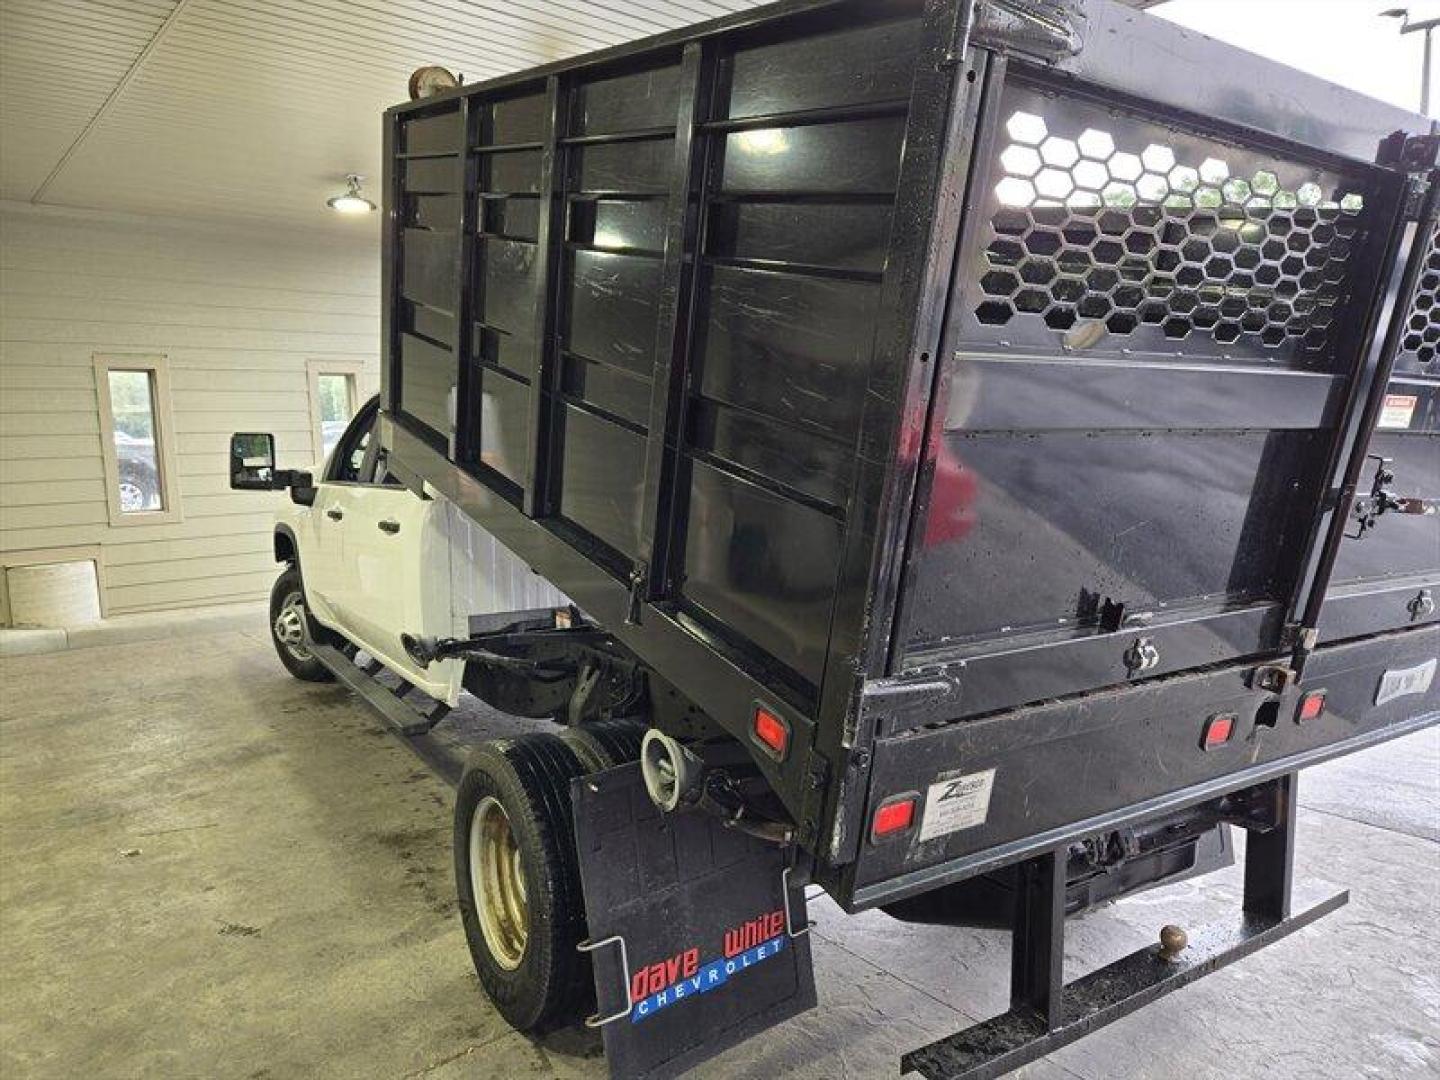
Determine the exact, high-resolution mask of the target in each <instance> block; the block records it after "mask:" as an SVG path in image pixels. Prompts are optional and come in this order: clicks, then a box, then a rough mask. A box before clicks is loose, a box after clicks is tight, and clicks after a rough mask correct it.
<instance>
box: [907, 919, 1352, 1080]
mask: <svg viewBox="0 0 1440 1080" xmlns="http://www.w3.org/2000/svg"><path fill="white" fill-rule="evenodd" d="M1349 899H1350V893H1349V892H1348V891H1347V892H1341V893H1336V894H1335V895H1334V896H1331V897H1330V898H1329V899H1326V900H1322V901H1321V902H1319V903H1317V904H1315V905H1313V906H1312V907H1309V908H1307V909H1305V910H1304V911H1301V912H1300V913H1299V914H1297V915H1291V916H1290V917H1289V918H1282V919H1275V918H1266V917H1263V916H1257V915H1250V914H1246V913H1243V912H1242V913H1241V914H1240V915H1239V916H1238V917H1237V918H1232V919H1230V920H1228V921H1225V922H1217V923H1212V924H1210V925H1209V926H1206V927H1204V928H1203V929H1201V930H1199V931H1197V932H1196V933H1195V934H1194V935H1193V936H1192V937H1191V939H1190V943H1189V945H1188V946H1187V947H1186V948H1185V950H1184V951H1183V952H1182V953H1181V954H1180V955H1179V956H1178V957H1177V958H1176V959H1175V960H1173V961H1169V960H1164V959H1162V958H1161V957H1160V946H1159V945H1158V944H1157V945H1152V946H1150V947H1149V948H1145V949H1140V950H1139V951H1137V952H1133V953H1131V954H1130V955H1129V956H1126V957H1124V958H1123V959H1121V960H1117V961H1115V962H1114V963H1113V964H1109V965H1107V966H1105V967H1103V968H1100V969H1099V970H1097V971H1092V972H1091V973H1090V974H1088V975H1086V976H1084V977H1082V978H1080V979H1077V980H1075V981H1074V982H1072V983H1068V984H1066V986H1065V989H1064V992H1063V993H1062V995H1061V999H1060V1022H1059V1025H1058V1026H1057V1027H1053V1028H1052V1027H1050V1025H1049V1024H1048V1023H1047V1022H1046V1019H1045V1016H1044V1015H1043V1014H1041V1013H1040V1012H1039V1011H1037V1010H1036V1009H1034V1008H1032V1007H1029V1006H1021V1007H1018V1008H1013V1009H1011V1010H1010V1011H1009V1012H1007V1013H1005V1014H1004V1015H1002V1016H996V1017H993V1018H992V1019H990V1020H986V1021H985V1022H984V1023H980V1024H976V1025H974V1026H973V1027H968V1028H966V1029H965V1030H963V1031H958V1032H956V1033H955V1034H954V1035H950V1036H947V1037H946V1038H943V1039H940V1040H938V1041H936V1042H933V1043H931V1044H930V1045H929V1046H924V1047H921V1048H920V1049H918V1050H912V1051H911V1052H910V1053H908V1054H906V1055H905V1056H904V1058H903V1059H902V1060H901V1070H902V1072H906V1073H910V1072H916V1073H919V1074H920V1075H921V1076H923V1077H925V1078H926V1080H989V1078H990V1077H997V1076H1003V1075H1004V1074H1005V1073H1007V1072H1010V1071H1011V1070H1012V1069H1018V1068H1019V1067H1020V1066H1022V1065H1025V1064H1027V1063H1029V1062H1032V1061H1034V1060H1035V1059H1036V1058H1039V1057H1043V1056H1044V1055H1045V1054H1049V1053H1052V1052H1053V1051H1055V1050H1058V1049H1060V1048H1061V1047H1062V1046H1066V1045H1068V1044H1070V1043H1072V1042H1074V1041H1075V1040H1077V1039H1079V1038H1081V1037H1082V1036H1084V1035H1088V1034H1089V1033H1090V1032H1092V1031H1094V1030H1096V1029H1097V1028H1101V1027H1104V1026H1105V1025H1106V1024H1109V1023H1111V1022H1113V1021H1115V1020H1118V1019H1120V1018H1121V1017H1122V1016H1125V1015H1127V1014H1129V1013H1132V1012H1134V1011H1135V1010H1136V1009H1140V1008H1143V1007H1144V1006H1146V1005H1149V1004H1150V1003H1151V1002H1152V1001H1155V1000H1156V999H1157V998H1161V997H1164V996H1165V995H1166V994H1168V993H1170V992H1171V991H1174V990H1179V989H1180V988H1181V987H1182V986H1186V985H1188V984H1190V983H1192V982H1194V981H1195V980H1196V979H1199V978H1201V977H1202V976H1204V975H1208V974H1210V973H1211V972H1212V971H1218V970H1220V969H1221V968H1223V967H1225V966H1226V965H1227V964H1232V963H1234V962H1235V961H1236V960H1239V959H1242V958H1243V957H1246V956H1249V955H1250V954H1251V953H1253V952H1256V951H1257V950H1259V949H1262V948H1264V947H1265V946H1266V945H1270V944H1273V943H1274V942H1276V941H1279V940H1280V939H1281V938H1283V937H1286V936H1288V935H1290V934H1293V933H1294V932H1295V931H1296V930H1299V929H1301V928H1302V927H1305V926H1308V925H1310V924H1311V923H1313V922H1315V921H1316V920H1317V919H1320V918H1322V917H1324V916H1325V915H1328V914H1330V913H1331V912H1332V911H1335V910H1336V909H1338V908H1341V907H1343V906H1344V905H1345V904H1346V903H1347V902H1348V901H1349Z"/></svg>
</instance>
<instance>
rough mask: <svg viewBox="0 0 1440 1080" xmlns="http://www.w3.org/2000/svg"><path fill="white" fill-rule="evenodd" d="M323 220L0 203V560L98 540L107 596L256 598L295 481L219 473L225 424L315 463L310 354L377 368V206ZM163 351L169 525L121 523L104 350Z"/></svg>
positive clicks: (164, 604)
mask: <svg viewBox="0 0 1440 1080" xmlns="http://www.w3.org/2000/svg"><path fill="white" fill-rule="evenodd" d="M352 224H353V225H354V230H353V232H351V233H349V234H348V235H347V234H346V233H345V232H344V231H341V230H340V229H338V228H337V230H336V231H335V232H334V233H333V234H332V233H329V232H324V233H322V232H310V233H303V232H296V231H293V230H292V231H288V232H280V231H276V232H274V233H268V232H266V231H265V230H257V229H254V228H246V229H243V230H242V229H237V228H235V227H233V226H209V225H206V224H203V223H202V224H183V223H178V222H174V221H167V220H163V219H154V220H147V219H144V218H139V217H133V216H132V217H120V216H113V215H103V214H96V213H89V212H79V211H76V212H68V211H53V210H39V209H34V208H31V207H28V206H24V205H18V204H5V203H0V562H6V561H12V562H13V561H17V560H18V561H25V556H24V555H16V553H26V552H34V551H37V550H45V551H50V550H52V549H74V554H75V555H76V557H79V558H84V557H90V556H92V555H93V554H94V552H95V550H97V549H98V552H99V562H100V574H101V581H102V585H101V588H102V592H103V601H104V606H105V610H106V613H107V614H110V615H116V614H123V613H126V612H136V611H150V610H159V609H164V608H177V607H190V606H197V605H206V604H217V603H225V602H230V601H242V600H252V599H258V598H260V597H262V596H264V595H265V594H266V592H267V591H268V589H269V587H270V584H271V582H272V581H273V579H274V576H275V565H274V561H273V557H272V554H271V540H270V521H271V513H272V511H273V509H274V507H275V505H276V500H277V499H282V498H284V497H285V496H284V495H283V494H279V493H277V494H269V493H264V492H258V493H257V492H234V491H230V490H229V488H228V485H227V473H226V453H227V448H228V437H229V433H230V432H231V431H235V430H250V431H273V432H274V433H275V436H276V443H277V449H278V451H279V456H280V458H281V465H282V466H289V467H294V466H303V465H306V464H308V463H309V462H310V460H311V458H312V456H313V455H312V451H311V445H312V441H311V416H310V408H311V405H310V398H309V389H308V382H307V376H306V364H307V362H309V361H320V362H330V363H337V362H338V363H342V364H344V363H360V364H362V365H364V367H363V371H362V375H361V377H360V380H359V382H360V385H359V387H358V391H359V394H358V396H359V399H361V400H363V396H364V395H367V394H369V393H371V392H372V391H373V390H374V388H375V386H376V384H377V367H378V350H379V341H380V319H379V310H380V309H379V273H380V264H379V253H378V250H377V246H376V243H377V242H376V240H375V232H374V231H373V229H372V228H371V227H370V225H368V224H366V223H349V222H337V226H345V227H346V228H348V227H350V226H351V225H352ZM97 353H99V354H103V355H107V356H114V355H124V354H135V355H137V356H154V355H157V354H158V355H163V356H164V357H166V361H167V364H168V367H169V372H170V378H169V382H170V406H171V413H172V416H173V418H174V427H175V444H176V445H175V461H176V465H177V470H176V471H177V472H178V474H179V475H178V480H179V493H180V498H179V510H180V513H181V515H182V520H181V521H179V522H178V523H175V524H155V525H126V526H124V527H120V528H115V527H112V526H111V525H110V524H109V516H108V513H107V510H106V486H105V474H104V465H103V463H102V458H101V443H100V430H101V426H100V416H99V411H98V402H97V397H96V387H95V374H94V367H93V358H94V356H95V355H96V354H97Z"/></svg>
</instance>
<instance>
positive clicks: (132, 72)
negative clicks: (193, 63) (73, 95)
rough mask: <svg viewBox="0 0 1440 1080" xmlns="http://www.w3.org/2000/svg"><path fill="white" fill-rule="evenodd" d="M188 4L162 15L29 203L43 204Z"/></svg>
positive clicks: (180, 3)
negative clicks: (138, 51)
mask: <svg viewBox="0 0 1440 1080" xmlns="http://www.w3.org/2000/svg"><path fill="white" fill-rule="evenodd" d="M189 4H190V0H176V3H175V6H174V7H173V8H171V9H170V14H169V15H167V16H165V21H164V22H162V23H161V24H160V25H159V26H158V27H157V28H156V30H155V33H154V34H153V35H152V36H151V38H150V40H149V41H147V42H146V43H145V47H144V48H143V49H141V50H140V55H138V56H137V57H135V60H134V62H133V63H131V65H130V66H129V67H128V68H127V69H126V70H125V74H124V75H122V76H120V81H119V82H117V83H116V84H115V89H113V90H111V91H110V93H109V94H108V95H107V96H106V98H105V100H104V101H103V102H101V103H100V108H98V109H96V110H95V115H94V116H92V117H90V119H89V120H88V121H86V123H85V126H84V127H83V128H81V129H80V134H78V135H76V136H75V139H74V141H73V142H71V144H70V145H69V146H68V147H67V148H66V150H65V153H63V154H61V155H60V160H59V161H57V162H56V163H55V167H54V168H53V169H51V170H50V174H49V175H48V176H46V177H45V179H44V180H42V181H41V182H40V186H39V187H37V188H36V189H35V193H34V194H33V195H31V196H30V201H31V202H32V203H37V204H38V203H42V202H44V201H45V193H46V192H47V191H48V190H50V185H51V184H53V183H54V182H55V181H56V179H57V178H58V177H59V176H60V174H61V173H62V172H63V171H64V170H65V166H66V165H68V164H69V163H70V159H71V158H72V157H74V156H75V153H76V151H78V150H79V149H80V147H82V146H84V145H85V140H86V139H88V138H89V137H90V135H91V133H92V132H93V131H94V130H95V129H96V128H97V127H99V125H100V121H101V120H103V119H105V115H106V113H108V112H109V111H110V109H111V108H112V107H113V106H114V105H115V103H116V102H117V101H119V100H120V95H121V94H123V93H124V92H125V88H126V87H127V86H129V85H130V83H131V82H132V81H134V79H135V76H136V75H138V74H139V73H140V72H141V70H143V69H144V67H145V64H146V62H147V61H149V59H150V57H151V56H153V55H154V54H155V50H156V49H158V48H159V47H160V43H161V42H162V41H164V40H165V36H166V35H167V34H169V33H170V31H171V29H172V28H173V27H174V26H175V23H176V22H177V21H178V20H179V18H180V13H181V12H183V11H184V10H185V8H186V7H187V6H188V5H189Z"/></svg>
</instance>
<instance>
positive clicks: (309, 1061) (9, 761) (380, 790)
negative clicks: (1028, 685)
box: [0, 624, 1440, 1080]
mask: <svg viewBox="0 0 1440 1080" xmlns="http://www.w3.org/2000/svg"><path fill="white" fill-rule="evenodd" d="M0 697H3V701H0V1074H3V1075H4V1076H5V1077H7V1078H15V1080H18V1078H21V1077H62V1076H64V1077H70V1076H96V1077H100V1076H103V1077H111V1076H125V1077H128V1076H142V1075H144V1076H207V1077H248V1078H253V1080H260V1078H270V1077H292V1076H336V1077H355V1076H367V1077H368V1076H378V1077H416V1076H424V1077H427V1078H434V1080H438V1078H442V1077H443V1078H458V1077H507V1078H508V1077H519V1078H539V1077H566V1078H569V1077H601V1076H604V1075H605V1067H604V1063H603V1058H602V1057H601V1054H600V1049H599V1044H598V1041H597V1040H595V1039H594V1038H593V1037H591V1036H589V1035H588V1034H586V1033H583V1032H574V1031H571V1032H565V1033H562V1034H560V1035H557V1036H554V1037H552V1038H549V1039H546V1040H544V1041H543V1042H532V1041H530V1040H528V1039H526V1038H524V1037H522V1036H520V1035H517V1034H515V1033H514V1032H512V1031H510V1030H509V1029H508V1028H507V1027H506V1026H505V1024H504V1023H503V1022H502V1021H501V1020H500V1019H499V1017H498V1016H497V1015H496V1014H495V1013H494V1012H493V1011H492V1010H491V1009H490V1008H489V1006H488V1005H487V1003H486V1002H485V1000H484V998H483V997H482V995H481V993H480V990H479V986H478V983H477V982H476V979H475V976H474V975H473V974H472V972H471V968H470V962H469V958H468V956H467V955H466V952H465V944H464V940H463V938H462V935H461V930H460V925H459V920H458V919H457V917H456V914H455V904H454V901H453V899H452V886H451V869H450V838H449V833H450V817H449V814H450V790H449V788H448V787H447V786H446V785H445V784H444V783H442V782H441V781H439V780H438V779H436V778H435V776H434V775H433V774H432V773H431V772H430V771H428V770H427V769H425V768H423V767H422V766H421V765H420V764H419V762H418V761H417V759H416V758H415V757H414V756H412V755H411V753H410V752H409V751H408V750H407V749H406V748H405V747H403V746H401V745H400V744H399V743H398V742H397V741H396V740H395V739H393V738H392V737H391V736H390V735H389V734H387V732H386V731H385V730H384V729H382V728H381V726H380V725H379V723H378V722H377V721H376V720H375V719H374V718H373V717H372V715H371V714H370V713H369V712H367V711H366V709H365V708H364V707H363V706H362V705H360V704H359V703H358V702H357V701H356V700H354V699H353V698H351V697H350V696H349V695H348V694H347V693H345V692H344V691H342V690H339V689H335V688H333V687H325V686H313V685H307V684H304V683H299V682H296V681H295V680H293V679H291V678H290V677H289V676H288V675H286V674H285V672H284V671H283V670H282V669H281V668H280V665H279V664H278V662H277V661H276V659H275V657H274V655H273V654H272V652H271V650H270V645H269V643H268V641H267V640H266V639H265V636H264V629H263V627H262V626H260V625H258V624H257V625H256V627H255V628H254V630H253V632H252V631H245V632H232V633H225V634H220V635H216V636H211V637H202V638H197V639H193V640H190V641H187V642H185V643H184V646H183V648H182V647H180V646H179V643H176V642H148V643H142V644H133V645H119V646H114V647H109V648H97V649H88V650H82V651H74V652H67V653H59V654H55V655H49V656H33V657H22V658H17V659H11V660H5V661H0ZM449 723H450V722H449V721H447V724H449ZM512 726H513V722H506V721H503V720H499V719H497V718H494V717H487V716H485V715H484V713H483V711H482V710H480V709H478V708H473V709H469V710H467V711H466V713H465V715H463V716H461V717H460V720H459V723H458V725H456V727H457V729H458V730H459V731H460V732H461V733H462V735H461V736H460V737H461V738H470V737H474V736H475V734H476V733H477V732H489V733H495V732H498V731H499V730H501V729H505V728H509V727H512ZM1301 801H1302V803H1303V805H1304V807H1305V810H1304V813H1303V815H1302V823H1301V824H1302V829H1301V834H1300V839H1299V856H1298V858H1299V865H1300V873H1301V877H1302V879H1308V880H1309V881H1310V882H1311V883H1313V884H1315V885H1317V886H1322V887H1329V888H1332V889H1333V888H1339V887H1344V886H1349V887H1350V888H1351V889H1352V890H1353V900H1352V902H1351V904H1350V905H1349V906H1348V907H1346V908H1344V909H1342V910H1341V911H1340V912H1338V913H1337V914H1335V915H1333V916H1331V917H1329V918H1327V919H1325V920H1323V921H1322V922H1320V923H1319V924H1318V925H1316V926H1314V927H1311V928H1309V929H1307V930H1305V931H1302V932H1301V933H1299V934H1297V935H1296V936H1295V937H1293V938H1290V939H1288V940H1286V941H1284V942H1282V943H1280V944H1279V945H1277V946H1275V947H1273V948H1271V949H1269V950H1266V951H1265V952H1263V953H1261V954H1260V955H1258V956H1255V957H1252V958H1250V959H1248V960H1246V961H1244V962H1242V963H1241V964H1239V965H1236V966H1234V967H1231V968H1229V969H1227V970H1225V971H1223V972H1220V973H1218V974H1216V975H1213V976H1211V977H1210V978H1208V979H1206V980H1203V981H1202V982H1201V983H1199V984H1198V985H1196V986H1194V987H1191V988H1189V989H1186V990H1184V991H1181V992H1180V993H1178V994H1175V995H1173V996H1171V997H1168V998H1166V999H1164V1000H1163V1001H1161V1002H1159V1003H1158V1004H1156V1005H1154V1006H1152V1007H1150V1008H1148V1009H1146V1010H1143V1011H1142V1012H1141V1013H1139V1014H1136V1015H1134V1016H1132V1017H1129V1018H1127V1019H1125V1020H1123V1021H1121V1022H1119V1023H1117V1024H1115V1025H1113V1026H1112V1027H1110V1028H1108V1029H1106V1030H1104V1031H1102V1032H1100V1033H1098V1034H1096V1035H1093V1036H1091V1037H1090V1038H1088V1039H1085V1040H1083V1041H1082V1042H1080V1043H1078V1044H1076V1045H1074V1046H1071V1047H1068V1048H1066V1049H1065V1050H1063V1051H1061V1052H1060V1053H1058V1054H1056V1055H1054V1057H1053V1058H1050V1059H1046V1060H1043V1061H1041V1062H1038V1063H1036V1064H1035V1065H1033V1066H1031V1067H1029V1068H1028V1069H1026V1070H1024V1071H1023V1073H1022V1074H1021V1075H1023V1076H1026V1077H1029V1078H1031V1080H1056V1078H1070V1080H1076V1078H1079V1080H1103V1078H1107V1077H1153V1078H1157V1080H1158V1078H1167V1080H1168V1078H1172V1077H1182V1076H1183V1077H1196V1078H1204V1077H1217V1078H1218V1077H1225V1078H1226V1080H1229V1078H1232V1077H1236V1076H1240V1077H1284V1078H1286V1080H1296V1078H1304V1077H1327V1078H1329V1077H1352V1076H1373V1077H1385V1078H1402V1077H1422V1076H1423V1077H1433V1076H1436V1075H1437V1074H1440V960H1437V947H1436V942H1435V931H1436V927H1437V926H1440V731H1437V730H1436V729H1433V728H1432V729H1430V730H1428V731H1426V732H1422V733H1421V734H1419V735H1416V736H1412V737H1410V738H1408V739H1405V740H1402V741H1399V742H1395V743H1391V744H1388V745H1386V746H1382V747H1379V748H1377V749H1375V750H1373V751H1371V752H1369V753H1367V754H1365V755H1361V756H1358V757H1356V758H1352V759H1350V760H1348V761H1344V762H1338V763H1334V764H1332V765H1328V766H1324V767H1322V768H1319V769H1316V770H1314V771H1312V772H1310V773H1307V774H1306V775H1305V777H1304V778H1303V780H1302V784H1301ZM1237 884H1238V873H1237V871H1236V870H1235V869H1233V868H1232V869H1231V870H1229V871H1226V872H1222V873H1220V874H1218V875H1213V876H1212V879H1207V880H1204V881H1201V882H1194V883H1187V884H1183V885H1179V886H1175V887H1172V888H1169V889H1166V890H1160V891H1156V892H1153V893H1149V894H1146V895H1143V896H1139V897H1135V898H1132V899H1130V900H1126V901H1122V902H1121V903H1119V904H1117V905H1113V906H1111V907H1109V908H1107V909H1104V910H1102V911H1100V912H1096V913H1094V914H1092V915H1089V916H1087V917H1085V918H1083V919H1080V920H1077V921H1074V922H1072V924H1071V929H1070V931H1069V942H1070V946H1071V948H1070V952H1069V955H1068V956H1067V960H1068V962H1069V966H1070V969H1071V971H1072V975H1073V973H1076V972H1079V971H1083V970H1085V969H1087V968H1089V967H1092V966H1094V965H1096V964H1099V963H1103V962H1106V961H1108V960H1110V959H1113V958H1115V957H1116V956H1119V955H1122V954H1123V953H1125V952H1128V951H1130V950H1132V949H1134V948H1137V947H1139V946H1141V945H1143V944H1145V943H1148V942H1149V941H1152V940H1153V936H1154V934H1155V931H1156V929H1157V928H1158V927H1159V926H1160V925H1161V924H1162V923H1165V922H1172V921H1173V922H1181V923H1186V922H1189V923H1191V924H1192V925H1193V924H1194V923H1196V922H1198V921H1200V920H1203V919H1205V918H1207V917H1210V916H1211V915H1218V914H1223V913H1226V912H1228V911H1229V910H1233V905H1234V904H1235V902H1236V889H1237ZM812 912H813V914H814V915H815V916H816V918H817V919H818V926H817V929H816V939H817V940H816V945H815V958H816V965H817V970H816V981H817V983H818V985H819V991H820V999H821V1005H820V1008H819V1009H817V1010H815V1011H813V1012H811V1013H809V1014H807V1015H805V1016H803V1017H800V1018H797V1019H795V1020H793V1021H791V1022H789V1023H787V1024H785V1025H783V1026H781V1027H780V1028H778V1029H776V1030H774V1031H773V1032H771V1033H769V1034H768V1035H766V1036H765V1037H763V1038H761V1039H757V1040H755V1041H753V1042H752V1043H751V1044H749V1045H747V1046H743V1047H740V1048H737V1049H735V1050H732V1051H730V1052H729V1053H727V1054H725V1055H724V1056H722V1057H721V1058H719V1059H717V1060H716V1061H714V1062H713V1063H711V1064H709V1065H707V1066H705V1067H703V1068H701V1069H699V1070H697V1072H696V1073H695V1074H694V1075H697V1076H703V1077H707V1078H708V1077H715V1078H718V1077H758V1078H765V1080H773V1078H776V1077H780V1076H787V1077H788V1076H803V1077H816V1078H821V1077H824V1078H830V1077H837V1076H846V1077H871V1076H874V1077H883V1076H894V1075H896V1071H897V1068H898V1055H899V1054H900V1053H901V1052H902V1051H904V1050H906V1049H910V1048H913V1047H916V1046H918V1045H920V1044H922V1043H924V1042H927V1041H929V1040H931V1039H933V1038H936V1037H938V1036H940V1035H943V1034H947V1033H949V1032H951V1031H953V1030H955V1029H957V1028H959V1027H961V1026H964V1025H966V1024H967V1023H969V1022H972V1021H973V1020H975V1019H977V1018H983V1017H985V1016H988V1015H990V1014H992V1013H995V1012H998V1011H1001V1010H1002V1009H1003V1008H1004V1007H1005V977H1006V973H1007V970H1008V969H1007V963H1008V959H1007V957H1008V953H1007V949H1008V945H1007V937H1006V935H1004V934H1002V933H994V932H980V931H973V932H969V931H953V930H945V929H941V928H930V927H912V926H905V925H902V924H900V923H897V922H894V921H893V920H891V919H889V918H888V917H887V916H885V915H883V914H881V913H879V912H873V913H869V914H867V915H864V916H861V917H859V918H853V919H852V918H847V917H845V916H843V915H842V914H841V913H840V912H839V911H838V910H837V909H836V908H835V907H834V906H833V905H831V904H830V903H828V901H824V900H822V901H819V902H817V903H816V904H815V905H813V908H812Z"/></svg>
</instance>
